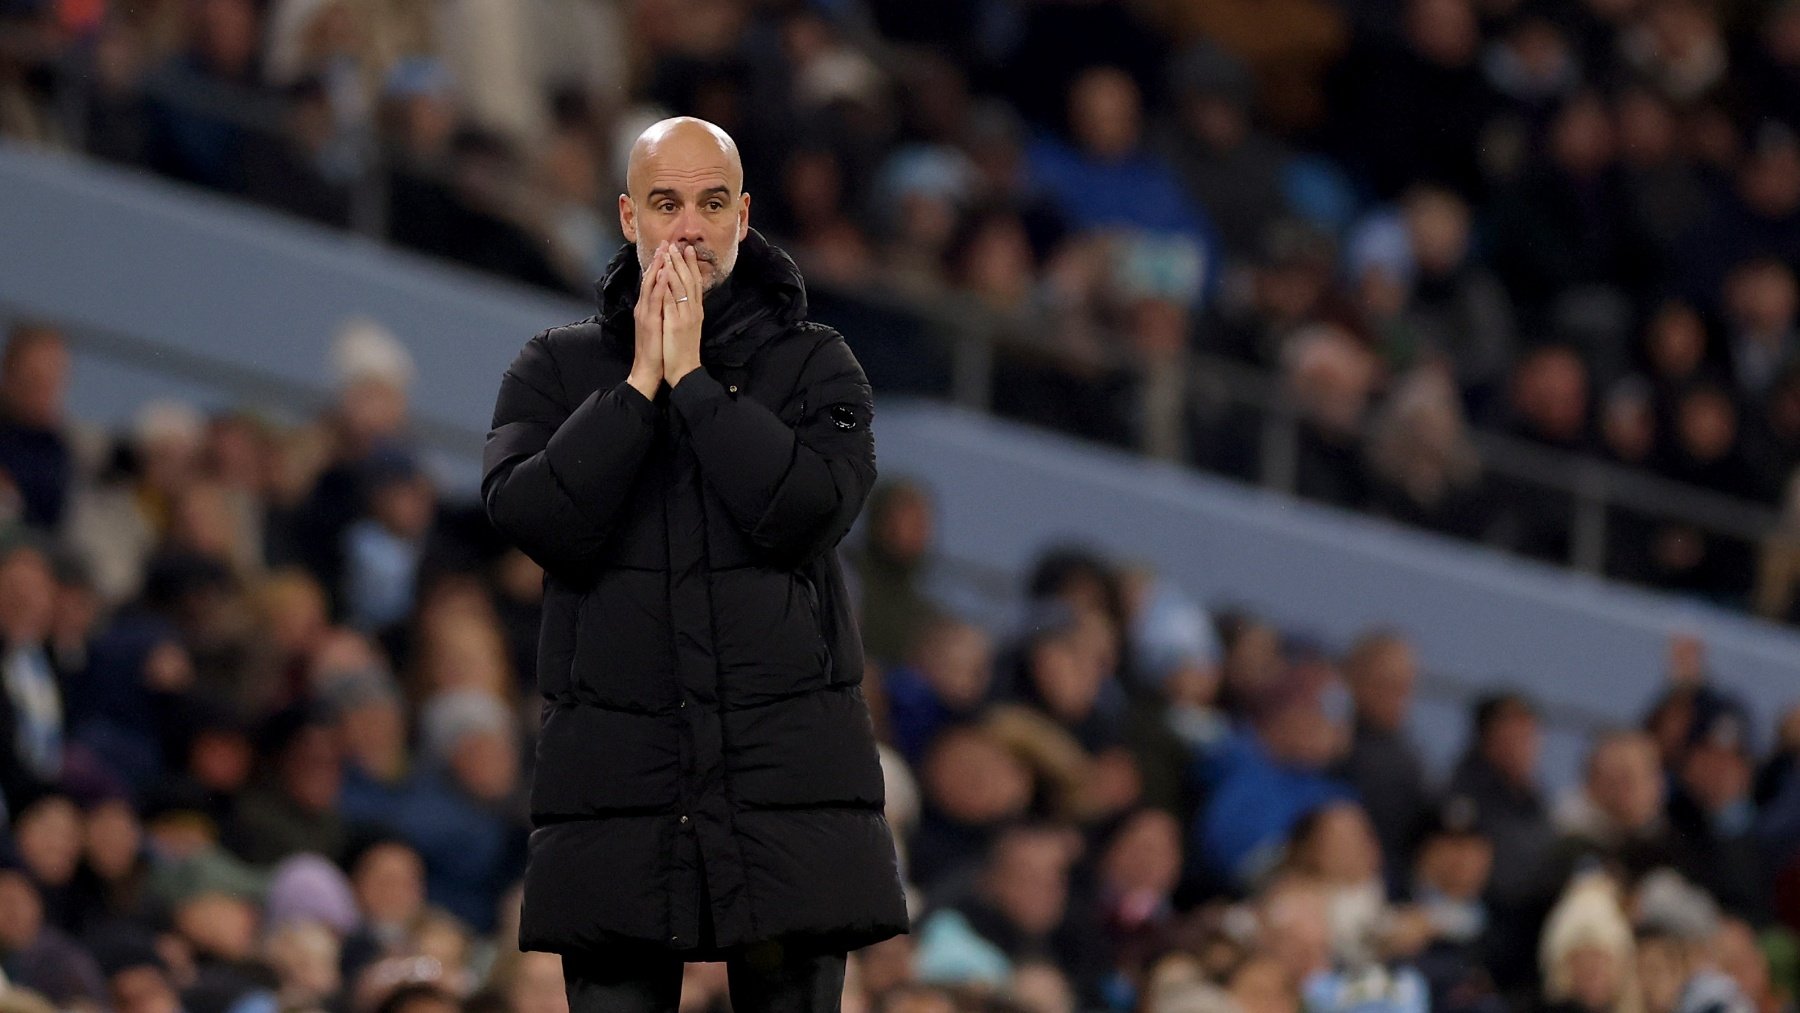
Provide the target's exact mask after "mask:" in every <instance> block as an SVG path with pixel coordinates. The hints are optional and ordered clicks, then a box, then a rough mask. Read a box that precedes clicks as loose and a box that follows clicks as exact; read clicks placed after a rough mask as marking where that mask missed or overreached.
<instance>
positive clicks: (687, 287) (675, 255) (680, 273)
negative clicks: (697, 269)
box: [669, 250, 694, 301]
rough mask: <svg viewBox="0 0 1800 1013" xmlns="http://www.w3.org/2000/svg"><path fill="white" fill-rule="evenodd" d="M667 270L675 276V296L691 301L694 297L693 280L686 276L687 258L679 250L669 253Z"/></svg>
mask: <svg viewBox="0 0 1800 1013" xmlns="http://www.w3.org/2000/svg"><path fill="white" fill-rule="evenodd" d="M669 270H670V273H672V274H673V275H674V276H675V280H676V286H675V294H676V295H677V296H687V297H688V298H689V301H692V299H693V295H694V285H693V279H692V278H691V277H689V276H688V272H687V258H686V257H684V256H682V254H681V252H680V251H679V250H670V251H669Z"/></svg>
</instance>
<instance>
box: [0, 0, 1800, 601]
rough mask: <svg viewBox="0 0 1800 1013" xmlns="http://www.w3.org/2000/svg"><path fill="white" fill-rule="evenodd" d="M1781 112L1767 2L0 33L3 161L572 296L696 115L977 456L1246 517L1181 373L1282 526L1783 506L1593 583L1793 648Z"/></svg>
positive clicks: (705, 3) (1211, 6)
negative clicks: (1284, 410)
mask: <svg viewBox="0 0 1800 1013" xmlns="http://www.w3.org/2000/svg"><path fill="white" fill-rule="evenodd" d="M1797 95H1800V5H1797V4H1795V3H1793V2H1791V0H1203V2H1202V0H1129V2H1127V0H531V2H519V0H137V2H132V3H122V2H117V0H0V131H3V132H5V133H6V134H9V135H12V136H15V137H25V138H30V139H34V140H36V141H38V142H40V143H44V144H52V145H63V146H68V147H73V148H78V149H81V150H84V151H86V152H88V153H90V154H92V155H94V156H96V157H99V158H103V159H108V160H113V161H118V162H124V163H129V164H133V165H139V166H144V167H147V168H149V169H151V170H153V171H155V172H158V173H161V174H164V175H166V176H170V177H173V178H176V179H181V180H185V181H189V182H192V183H196V184H199V185H202V186H207V187H211V188H213V189H216V190H222V191H225V192H228V193H231V194H235V195H238V196H241V197H243V198H245V199H248V200H251V201H256V202H260V203H263V204H267V205H271V206H274V207H278V208H282V209H284V210H287V211H289V212H292V213H295V214H299V215H303V216H306V217H308V218H312V219H314V220H317V221H321V222H325V223H329V224H334V225H340V226H354V227H356V228H358V229H361V230H363V231H365V232H372V233H374V234H379V235H382V236H385V237H386V238H387V239H388V240H390V241H391V242H393V243H395V244H397V245H400V246H404V247H409V248H412V249H416V250H420V251H423V252H426V253H429V254H433V255H437V256H441V257H447V258H451V259H454V260H458V261H461V262H464V263H467V264H470V265H472V266H475V267H477V268H480V269H484V270H487V271H492V272H496V273H499V274H502V275H505V276H508V277H512V278H515V279H518V280H520V281H524V282H527V283H531V284H537V285H543V286H549V287H551V288H556V289H561V290H565V291H570V292H581V293H585V292H587V291H588V288H589V286H590V285H591V283H592V281H593V279H594V277H595V276H596V275H597V274H598V273H599V270H600V266H601V265H602V264H603V263H604V262H605V260H606V258H607V257H608V256H609V255H610V253H611V252H612V250H613V249H614V248H615V247H616V244H617V242H618V241H619V240H618V234H617V230H616V224H615V214H614V210H613V207H612V203H613V199H614V195H615V194H616V193H618V192H619V191H620V190H621V189H622V185H621V183H622V179H621V177H622V173H623V154H624V151H625V149H626V147H627V146H628V144H629V141H630V139H631V138H632V137H633V136H635V134H636V132H637V130H638V129H639V128H641V127H642V126H643V125H644V124H646V123H648V122H650V121H652V120H654V119H656V118H657V117H659V116H661V115H663V114H664V113H665V112H671V111H673V112H686V113H693V114H696V115H700V116H703V117H705V118H707V119H710V120H712V121H714V122H717V123H719V124H720V125H722V126H724V127H725V128H726V129H727V130H728V131H730V132H731V133H732V134H733V135H734V136H735V137H736V138H737V139H738V141H739V143H740V144H741V146H742V149H743V153H744V159H745V167H746V178H747V180H748V189H749V190H750V191H751V192H752V193H753V195H754V198H755V204H754V212H753V216H752V221H753V223H754V224H755V225H756V226H757V227H758V228H761V229H763V230H764V231H766V232H767V233H769V235H770V236H771V237H772V238H773V239H775V240H776V241H777V242H778V243H780V244H782V245H784V246H786V247H787V248H788V249H789V250H791V251H792V252H793V253H794V254H795V256H796V258H797V259H798V260H799V262H800V264H801V266H802V268H803V269H804V270H805V272H806V273H807V275H808V277H809V279H810V280H811V281H813V282H814V283H816V284H819V285H821V286H827V287H829V286H838V287H842V288H844V289H845V290H848V291H858V290H869V289H878V290H880V291H881V293H882V294H883V295H884V296H885V297H888V298H889V299H891V298H892V297H894V296H900V297H902V298H906V299H916V300H920V301H922V304H929V305H931V306H934V307H937V308H938V310H939V314H938V315H937V316H935V317H932V318H931V319H936V320H941V319H943V318H944V316H945V314H944V313H943V312H942V311H943V310H944V309H945V308H948V310H949V312H948V314H947V315H948V317H950V318H952V319H955V320H959V321H969V320H975V319H979V320H981V321H983V323H982V325H981V326H982V327H983V328H984V330H985V332H986V333H987V334H988V336H990V337H992V338H995V339H996V340H997V341H998V342H999V347H1000V349H1001V354H1000V356H999V360H998V362H996V363H995V365H994V368H993V369H992V371H991V377H992V390H991V396H990V400H991V403H992V405H993V407H994V408H995V409H996V410H997V411H999V412H1001V413H1003V414H1006V415H1009V416H1013V417H1017V418H1022V419H1026V420H1030V421H1033V422H1037V423H1040V424H1043V425H1048V426H1053V427H1057V428H1060V429H1063V430H1066V431H1069V432H1073V433H1077V434H1080V435H1083V436H1086V437H1090V438H1094V439H1100V440H1108V441H1112V442H1115V443H1121V444H1132V445H1148V446H1150V447H1151V449H1154V450H1157V451H1158V452H1161V453H1166V454H1185V455H1187V456H1188V457H1189V459H1190V460H1192V461H1193V463H1196V464H1198V465H1200V466H1202V467H1206V468H1210V469H1214V470H1219V471H1224V472H1226V473H1230V474H1237V475H1242V476H1257V475H1262V474H1265V473H1266V472H1267V470H1268V464H1267V462H1266V461H1264V460H1263V459H1262V458H1263V455H1264V454H1265V453H1268V452H1269V447H1270V444H1269V443H1268V441H1266V440H1264V439H1263V438H1262V435H1261V433H1260V430H1259V428H1258V425H1257V419H1256V418H1255V417H1254V413H1253V412H1251V411H1250V410H1249V409H1247V408H1245V407H1244V405H1243V404H1242V403H1239V402H1235V401H1230V400H1225V401H1221V400H1218V399H1212V398H1208V397H1206V396H1203V395H1204V393H1205V391H1206V390H1207V389H1208V388H1207V387H1206V385H1204V384H1202V385H1199V386H1198V387H1195V388H1190V386H1189V385H1188V383H1187V380H1186V376H1185V374H1184V372H1183V368H1182V364H1183V363H1184V362H1185V361H1187V360H1186V357H1187V356H1188V355H1189V354H1190V353H1194V352H1199V353H1207V354H1210V355H1213V356H1219V357H1225V358H1228V359H1235V360H1239V361H1241V362H1243V363H1245V364H1248V365H1250V366H1252V367H1255V368H1257V369H1260V370H1263V371H1266V372H1267V373H1268V374H1270V375H1272V376H1274V377H1276V378H1277V379H1278V380H1279V382H1280V385H1281V388H1282V389H1283V390H1284V391H1285V393H1286V394H1287V396H1288V397H1290V398H1291V399H1292V401H1293V403H1294V405H1295V406H1296V408H1297V410H1298V413H1299V416H1300V418H1299V423H1298V429H1299V432H1298V435H1297V437H1296V438H1295V439H1296V440H1297V443H1296V444H1295V445H1294V446H1293V447H1292V449H1291V451H1283V452H1284V453H1291V457H1292V458H1293V460H1292V466H1291V471H1292V473H1293V474H1292V478H1293V485H1294V486H1295V488H1296V489H1297V490H1298V491H1299V493H1300V494H1301V495H1303V496H1306V497H1308V498H1311V499H1316V500H1320V501H1323V502H1327V503H1332V504H1337V505H1341V506H1346V507H1350V508H1353V509H1363V510H1370V511H1373V512H1376V513H1379V514H1383V515H1386V516H1389V517H1393V518H1396V519H1399V520H1402V521H1405V522H1408V523H1413V524H1418V525H1423V526H1425V527H1428V528H1431V529H1434V530H1438V531H1441V532H1445V533H1447V534H1450V535H1453V536H1458V537H1464V538H1472V539H1480V540H1484V541H1487V542H1490V543H1494V544H1499V545H1503V546H1507V547H1510V548H1511V549H1513V550H1515V551H1518V552H1521V553H1525V554H1528V555H1533V556H1538V557H1541V558H1546V559H1552V560H1559V561H1567V560H1569V558H1570V553H1571V549H1572V544H1571V543H1572V541H1573V540H1574V538H1575V536H1574V534H1573V529H1574V527H1575V523H1574V520H1573V513H1574V508H1575V499H1574V497H1573V496H1572V495H1570V494H1569V493H1568V492H1567V486H1566V485H1561V486H1559V485H1556V484H1552V483H1548V482H1533V481H1529V480H1521V479H1519V478H1518V477H1517V473H1518V469H1516V468H1514V469H1511V470H1509V471H1507V472H1506V473H1505V474H1498V475H1497V474H1493V473H1491V472H1490V469H1488V468H1486V467H1484V461H1483V456H1482V455H1481V454H1479V453H1477V451H1476V447H1475V444H1474V442H1473V441H1472V439H1471V432H1472V430H1492V431H1496V432H1501V433H1506V434H1509V435H1512V436H1514V437H1517V438H1518V439H1519V440H1521V441H1524V442H1527V443H1530V444H1534V445H1538V446H1542V447H1547V448H1551V449H1553V450H1559V451H1568V452H1573V453H1576V454H1582V455H1588V456H1590V457H1593V458H1597V459H1600V460H1604V461H1607V462H1610V463H1613V464H1617V465H1620V466H1622V467H1625V468H1631V469H1640V470H1642V471H1646V472H1648V473H1651V474H1654V475H1659V476H1662V477H1665V478H1670V479H1674V480H1677V481H1679V482H1684V483H1689V484H1692V485H1696V486H1700V487H1703V488H1705V489H1709V490H1712V491H1715V492H1719V493H1725V494H1728V495H1731V496H1736V497H1742V498H1746V499H1749V500H1752V501H1760V502H1762V503H1765V504H1768V505H1770V506H1777V505H1781V506H1784V507H1785V510H1786V513H1785V515H1784V520H1783V522H1782V528H1781V530H1780V531H1778V532H1777V534H1776V536H1775V538H1774V539H1773V540H1772V542H1771V543H1770V544H1768V545H1751V544H1749V543H1748V542H1747V541H1745V540H1744V539H1743V538H1742V537H1741V534H1740V535H1732V534H1727V533H1720V532H1713V531H1708V530H1705V529H1703V528H1701V527H1699V526H1697V525H1696V524H1692V523H1686V522H1676V521H1671V520H1669V519H1667V518H1662V517H1651V516H1641V515H1638V514H1635V513H1633V512H1632V511H1630V510H1626V509H1618V510H1614V511H1612V512H1611V514H1610V516H1609V520H1610V521H1611V523H1610V526H1609V528H1608V535H1609V537H1608V538H1607V544H1606V545H1605V546H1604V549H1603V552H1602V553H1601V555H1602V556H1603V557H1604V558H1603V559H1602V560H1601V563H1602V565H1603V566H1604V569H1605V570H1606V572H1607V573H1609V574H1610V575H1612V576H1615V577H1621V578H1625V579H1629V580H1634V581H1639V582H1644V583H1648V584H1652V585H1655V586H1661V587H1666V588H1671V589H1676V590H1680V591H1683V592H1687V593H1693V594H1699V595H1704V596H1707V597H1709V598H1712V599H1714V600H1718V601H1723V602H1727V603H1730V604H1733V605H1737V606H1740V607H1754V608H1755V609H1757V610H1759V611H1761V612H1764V613H1765V614H1769V615H1773V616H1777V617H1781V618H1794V617H1796V615H1800V596H1796V595H1795V594H1794V583H1795V579H1796V575H1797V574H1800V565H1796V560H1800V549H1797V548H1796V545H1800V494H1796V493H1795V492H1794V490H1795V488H1796V486H1795V484H1794V483H1793V482H1791V481H1790V479H1791V478H1792V477H1793V476H1794V473H1795V465H1796V463H1800V368H1795V362H1794V352H1795V348H1796V346H1797V344H1800V287H1797V285H1796V274H1795V272H1796V268H1797V267H1800V134H1797V133H1796V131H1797V130H1800V99H1796V96H1797ZM834 322H842V321H834ZM847 329H848V330H852V331H855V330H856V328H847ZM926 329H927V330H933V329H934V328H926ZM936 329H937V330H942V328H936ZM936 336H937V337H938V338H940V339H948V338H950V337H951V335H948V334H937V335H936ZM850 337H851V340H852V341H853V342H858V341H861V342H865V343H867V342H873V341H876V340H879V338H878V336H877V335H876V334H875V333H874V329H872V328H865V329H864V330H863V331H862V332H859V333H851V335H850ZM891 358H892V357H890V361H891ZM902 358H904V356H902ZM878 379H879V378H878ZM1184 392H1185V393H1187V394H1192V395H1193V396H1191V397H1184ZM1147 432H1148V433H1153V434H1155V435H1153V436H1152V437H1151V438H1148V439H1146V438H1145V435H1144V434H1145V433H1147ZM1652 499H1654V500H1655V504H1656V505H1660V504H1661V503H1662V502H1664V498H1663V497H1655V496H1653V497H1652ZM1759 555H1760V556H1763V557H1766V558H1765V559H1764V560H1763V562H1762V565H1760V566H1758V565H1755V563H1756V557H1757V556H1759Z"/></svg>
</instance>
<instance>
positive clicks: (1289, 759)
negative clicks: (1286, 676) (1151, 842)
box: [1189, 679, 1351, 890]
mask: <svg viewBox="0 0 1800 1013" xmlns="http://www.w3.org/2000/svg"><path fill="white" fill-rule="evenodd" d="M1297 683H1299V680H1298V679H1291V680H1290V685H1285V686H1279V687H1274V688H1272V689H1271V690H1270V691H1269V695H1268V697H1267V698H1265V699H1264V700H1263V701H1260V702H1259V704H1260V705H1259V707H1258V708H1257V712H1256V716H1255V719H1254V724H1253V725H1252V727H1251V728H1250V729H1247V730H1244V731H1240V732H1238V733H1237V734H1236V735H1234V736H1233V737H1232V739H1231V740H1230V741H1228V742H1226V743H1224V744H1223V745H1222V746H1221V747H1220V748H1219V750H1218V751H1217V752H1216V753H1215V754H1213V755H1211V756H1208V757H1205V758H1203V759H1202V760H1200V761H1198V762H1197V763H1196V765H1195V767H1196V770H1195V776H1197V777H1198V778H1199V779H1200V780H1201V782H1202V783H1203V784H1205V785H1207V786H1208V792H1209V795H1210V797H1209V800H1208V801H1207V803H1206V807H1205V809H1203V810H1202V811H1201V813H1200V815H1199V817H1198V819H1196V821H1195V823H1194V826H1193V827H1192V830H1191V834H1190V837H1189V847H1190V848H1191V849H1192V851H1191V852H1190V857H1191V858H1193V859H1198V860H1199V861H1201V862H1203V863H1204V868H1205V870H1206V872H1207V873H1208V874H1209V875H1210V876H1211V877H1214V878H1215V879H1216V881H1217V882H1219V883H1221V884H1225V885H1228V886H1230V887H1232V888H1235V889H1239V890H1242V889H1245V888H1247V887H1248V886H1249V885H1250V884H1252V883H1254V882H1256V881H1257V880H1258V878H1259V877H1260V876H1262V875H1263V874H1264V873H1265V872H1267V871H1268V870H1269V869H1270V868H1272V867H1273V864H1274V862H1275V861H1276V859H1277V858H1278V857H1279V853H1280V848H1281V845H1282V842H1283V841H1285V840H1286V839H1287V836H1288V834H1289V833H1290V831H1291V830H1292V828H1293V826H1294V824H1295V823H1296V822H1297V821H1298V820H1299V819H1300V818H1301V817H1303V816H1305V815H1306V814H1307V813H1308V812H1311V811H1312V810H1314V809H1316V808H1318V807H1320V806H1323V805H1326V804H1328V803H1331V802H1335V801H1340V800H1343V799H1347V798H1349V797H1350V795H1351V789H1350V788H1349V786H1347V785H1345V784H1343V783H1342V782H1340V781H1338V780H1337V779H1335V778H1333V777H1331V776H1329V775H1328V774H1327V773H1326V771H1327V770H1328V769H1329V768H1330V767H1331V765H1332V764H1333V763H1334V762H1336V761H1337V760H1338V759H1339V757H1340V756H1341V754H1342V752H1343V748H1344V745H1345V741H1344V729H1343V728H1342V727H1341V726H1339V725H1337V724H1336V723H1334V722H1333V721H1332V720H1331V719H1330V718H1329V717H1328V716H1327V715H1326V714H1325V711H1324V709H1323V708H1322V707H1321V706H1320V704H1319V701H1318V700H1317V699H1316V697H1315V696H1314V693H1313V690H1312V688H1311V687H1307V686H1304V685H1299V684H1297Z"/></svg>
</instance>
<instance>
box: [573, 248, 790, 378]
mask: <svg viewBox="0 0 1800 1013" xmlns="http://www.w3.org/2000/svg"><path fill="white" fill-rule="evenodd" d="M641 279H642V272H641V269H640V268H639V267H638V260H637V244H635V243H626V244H624V245H622V246H620V247H619V250H618V252H617V253H615V254H613V258H612V260H611V261H609V262H608V263H607V265H606V271H605V273H604V274H602V275H601V277H600V280H599V281H597V282H595V283H594V294H595V297H596V301H597V302H598V305H599V309H600V322H601V324H602V325H603V327H604V331H605V334H606V337H607V340H608V341H609V342H617V343H621V344H624V345H626V346H627V347H629V345H630V344H631V335H632V329H633V322H632V319H631V313H632V311H633V310H634V309H636V308H637V297H638V287H639V284H640V281H641ZM704 299H705V307H706V323H705V324H704V325H703V328H702V330H701V335H700V347H701V350H702V351H704V352H705V353H706V359H707V361H709V362H716V363H719V364H722V365H732V366H738V365H743V363H744V362H745V361H747V360H748V359H749V358H750V355H751V353H753V352H755V351H756V349H757V348H759V347H761V346H762V345H763V343H764V342H766V341H768V340H769V339H770V338H771V337H774V336H775V335H776V334H779V333H781V332H782V331H784V330H786V329H787V328H789V327H791V326H793V325H794V324H796V323H798V322H800V321H802V320H805V319H806V309H807V307H806V281H805V279H803V278H802V277H801V276H800V268H799V267H797V266H795V264H794V260H793V258H792V257H789V256H788V255H787V253H786V251H784V250H782V249H781V248H780V247H778V246H776V245H774V244H773V243H770V242H769V241H768V240H767V239H764V238H763V235H762V233H760V232H758V231H756V230H755V229H748V230H746V234H745V236H744V240H743V242H741V243H739V244H738V258H737V264H736V266H734V267H733V268H732V270H731V274H730V275H729V276H727V277H726V279H725V281H724V283H723V284H721V285H719V286H718V287H717V288H715V289H713V290H712V291H711V292H708V293H706V295H705V296H704Z"/></svg>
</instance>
